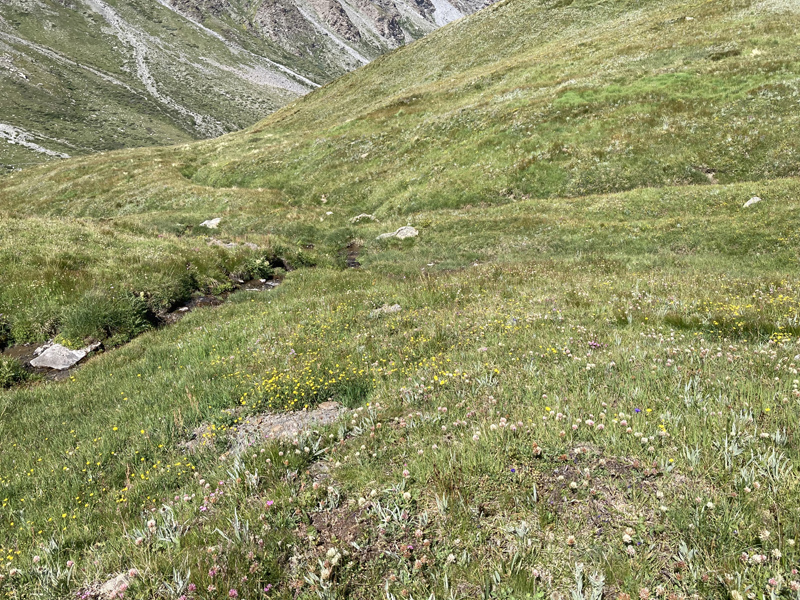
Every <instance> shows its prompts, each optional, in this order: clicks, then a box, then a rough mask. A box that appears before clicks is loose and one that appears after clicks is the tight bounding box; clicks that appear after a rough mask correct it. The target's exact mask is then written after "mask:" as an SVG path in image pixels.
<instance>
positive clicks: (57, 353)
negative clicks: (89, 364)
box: [31, 344, 86, 371]
mask: <svg viewBox="0 0 800 600" xmlns="http://www.w3.org/2000/svg"><path fill="white" fill-rule="evenodd" d="M85 357H86V352H84V351H83V350H70V349H69V348H67V347H66V346H62V345H61V344H53V345H52V346H50V347H49V348H48V349H47V350H45V351H44V352H42V353H41V354H40V355H39V356H37V357H36V358H34V359H33V360H32V361H31V366H32V367H37V368H40V369H55V370H57V371H63V370H64V369H69V368H70V367H74V366H75V365H76V364H78V363H79V362H80V361H82V360H83V359H84V358H85Z"/></svg>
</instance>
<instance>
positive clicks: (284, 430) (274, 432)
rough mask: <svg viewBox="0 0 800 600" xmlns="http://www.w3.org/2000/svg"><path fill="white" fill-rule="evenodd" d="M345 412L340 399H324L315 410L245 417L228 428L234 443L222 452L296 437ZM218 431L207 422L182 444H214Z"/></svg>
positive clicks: (191, 446) (193, 447)
mask: <svg viewBox="0 0 800 600" xmlns="http://www.w3.org/2000/svg"><path fill="white" fill-rule="evenodd" d="M345 412H347V409H346V408H345V407H343V406H342V405H341V404H339V403H338V402H323V403H322V404H320V405H319V406H317V407H316V408H315V409H313V410H298V411H293V412H285V413H262V414H258V415H252V416H249V417H246V418H245V419H244V420H243V421H242V422H241V423H240V424H239V425H238V426H237V427H236V428H235V429H234V430H232V431H229V432H228V435H229V436H230V438H229V439H230V441H231V446H232V447H231V449H230V451H229V452H226V453H225V454H223V455H222V456H223V457H227V456H229V455H231V454H232V455H236V454H239V453H241V452H242V451H244V450H246V449H247V448H249V447H251V446H253V445H257V444H261V443H263V442H265V441H268V440H284V441H286V440H293V439H295V438H297V437H298V436H300V435H301V434H303V433H304V432H306V431H309V430H311V429H314V428H315V427H320V426H322V425H330V424H331V423H334V422H336V420H337V419H338V418H339V417H340V416H342V415H343V414H344V413H345ZM217 433H218V432H217V431H215V430H213V429H212V427H211V425H209V424H205V423H204V424H203V425H201V426H200V427H198V428H197V429H196V430H195V431H194V434H193V436H192V439H190V440H189V441H188V442H185V443H183V444H182V446H183V447H184V448H185V449H186V450H188V451H189V452H194V451H196V450H198V449H199V448H204V447H208V446H211V445H213V444H214V441H215V439H216V437H217ZM223 460H224V459H223Z"/></svg>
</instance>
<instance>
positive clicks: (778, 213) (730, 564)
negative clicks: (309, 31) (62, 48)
mask: <svg viewBox="0 0 800 600" xmlns="http://www.w3.org/2000/svg"><path fill="white" fill-rule="evenodd" d="M38 1H39V2H40V3H42V4H47V3H48V2H50V0H38ZM111 4H114V5H115V6H116V5H117V4H120V5H122V4H124V3H121V2H117V3H113V2H112V3H111ZM186 4H191V3H186ZM197 4H198V5H199V4H202V3H197ZM242 4H243V5H244V4H246V3H242ZM296 4H298V6H299V5H300V4H301V3H296ZM434 4H436V3H434ZM54 6H55V3H54ZM59 6H60V5H59ZM348 6H349V4H348ZM437 6H438V5H437ZM54 10H55V9H54ZM231 10H233V9H231ZM304 10H305V9H304ZM464 12H467V11H466V10H465V11H464ZM237 14H238V13H237ZM348 14H349V13H348ZM353 18H355V17H353ZM215 39H216V38H215ZM209 43H210V42H209ZM253 43H254V44H255V42H253ZM259 43H260V42H259ZM365 43H366V42H365ZM253 47H254V48H255V46H253ZM270 47H271V46H270ZM383 50H385V48H383V49H382V50H381V52H382V51H383ZM198 51H199V50H198ZM275 52H277V50H276V51H275ZM377 53H378V52H377V50H376V54H377ZM309 60H311V59H309ZM309 64H310V63H309ZM315 65H316V63H315ZM314 68H315V69H316V68H317V66H314ZM309 69H311V67H309ZM223 70H224V69H223ZM225 72H226V73H227V72H228V71H225ZM1 75H2V72H0V76H1ZM237 85H238V84H237ZM212 87H213V86H212ZM256 88H257V86H256V87H253V86H251V85H249V84H248V87H247V90H248V91H247V93H248V94H251V95H252V94H255V93H256V92H257V89H256ZM254 90H255V91H254ZM273 91H274V90H273ZM194 93H196V94H198V98H201V99H202V100H203V102H207V103H209V104H214V100H213V98H212V97H207V98H206V97H204V96H205V95H206V94H210V93H212V92H210V91H198V90H195V92H194ZM270 93H272V92H270ZM298 94H299V92H298ZM296 96H297V94H294V95H293V96H292V97H296ZM37 98H38V97H37ZM279 100H280V101H281V103H283V102H284V100H285V101H288V98H284V97H283V96H281V97H280V99H279ZM37 102H38V100H37ZM120 102H121V104H120V105H123V104H124V102H123V101H122V100H120ZM263 102H264V103H267V104H269V105H270V107H271V109H272V108H276V106H273V104H275V103H278V100H276V99H275V98H271V99H269V102H267V100H263ZM226 103H229V104H230V105H231V106H233V105H234V104H236V103H235V102H234V101H233V100H230V102H228V101H227V100H226ZM223 104H225V103H223ZM215 105H217V104H215ZM217 106H222V104H218V105H217ZM248 106H249V105H248ZM148 110H149V109H148ZM248 110H250V109H249V108H248ZM153 114H155V113H153ZM248 114H251V113H250V112H247V111H243V112H241V113H237V114H236V115H231V119H232V120H237V122H239V121H241V120H243V119H245V118H246V116H247V115H248ZM234 117H235V118H234ZM159 118H161V117H159ZM2 120H3V119H0V121H2ZM164 122H165V123H166V121H164ZM164 127H167V126H166V125H165V126H164ZM169 127H173V125H170V126H169ZM164 131H166V129H165V130H164ZM170 131H172V130H171V129H170ZM176 131H177V130H176ZM140 134H141V132H140V131H138V130H137V133H136V136H140ZM141 135H143V134H141ZM176 135H177V134H176ZM191 137H196V136H193V135H189V134H188V133H185V132H184V133H181V134H180V137H179V138H176V141H181V142H183V143H181V144H180V145H176V146H171V147H163V146H149V147H140V148H125V149H120V150H114V151H108V152H94V153H88V154H86V155H85V156H77V157H73V158H70V159H63V160H55V159H54V160H50V161H48V162H47V163H46V164H42V165H37V166H31V167H29V168H25V169H21V170H12V171H9V172H8V173H6V174H4V175H2V176H0V350H2V354H0V501H2V502H0V596H1V597H3V598H11V599H15V600H28V599H39V598H41V599H67V598H69V599H72V600H76V599H80V600H88V599H103V600H109V599H111V598H117V599H119V598H125V599H131V600H134V599H136V600H145V599H170V600H214V599H223V598H226V599H230V598H239V599H242V600H258V599H270V600H272V599H281V600H289V599H297V600H312V599H318V598H319V599H353V600H374V599H381V600H402V599H409V600H462V599H463V600H467V599H475V598H479V599H484V600H489V599H492V600H529V599H530V600H534V599H536V600H544V599H548V600H604V599H614V600H630V599H632V598H633V599H636V598H639V599H642V600H648V599H661V598H664V599H669V600H690V599H691V600H696V599H726V600H727V599H730V600H745V599H748V600H755V599H758V600H777V599H781V600H800V573H798V570H800V547H798V543H800V473H799V472H798V467H800V437H799V436H800V376H799V375H798V369H800V3H799V2H798V0H659V1H656V0H637V1H635V2H634V1H633V0H500V1H499V2H497V3H494V4H492V5H490V6H487V7H486V8H483V9H482V10H479V11H477V12H475V13H474V14H471V15H469V16H466V17H464V18H460V19H458V20H455V21H454V22H452V23H450V24H447V25H445V26H443V27H441V28H440V29H436V30H435V31H432V32H431V33H429V34H428V35H426V36H425V37H422V38H421V39H418V40H417V41H414V42H413V43H408V44H407V45H403V46H401V47H398V48H396V49H393V50H390V51H388V52H386V53H385V54H381V55H380V56H378V57H377V58H375V60H373V61H372V62H370V63H369V64H367V65H365V66H362V67H360V68H358V69H356V70H354V71H352V72H349V73H345V74H342V75H341V76H340V77H338V78H336V79H333V80H332V81H330V82H329V83H325V84H324V85H322V87H319V88H315V89H314V90H313V91H311V92H310V93H308V94H307V95H304V96H301V97H296V99H294V100H292V101H291V103H289V104H288V105H286V106H284V107H283V108H280V109H278V110H276V111H275V112H273V113H272V114H271V115H269V116H268V117H267V118H266V119H264V120H262V121H260V122H258V123H256V124H254V125H252V126H250V127H248V128H246V129H242V130H240V131H236V132H233V133H228V134H225V135H223V136H221V137H217V138H214V139H205V140H200V141H189V139H190V138H191ZM138 139H139V137H137V140H138ZM0 143H5V142H4V141H3V140H0ZM143 143H145V142H138V141H137V142H136V143H135V144H134V143H132V144H130V145H141V144H143ZM120 145H125V144H123V143H122V142H120ZM56 348H59V349H60V351H61V352H62V353H63V355H74V356H79V355H80V356H81V358H83V355H84V353H85V354H86V357H85V358H83V359H82V360H80V362H78V364H77V365H76V366H73V367H70V368H68V369H64V370H62V371H58V372H54V371H50V370H48V369H45V368H39V367H37V364H40V363H38V362H37V361H39V360H40V359H41V358H42V356H44V355H45V354H46V353H49V352H51V350H54V349H56ZM70 351H72V352H70ZM37 354H38V355H39V356H38V358H34V356H36V355H37Z"/></svg>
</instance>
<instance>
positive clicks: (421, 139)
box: [0, 0, 800, 216]
mask: <svg viewBox="0 0 800 600" xmlns="http://www.w3.org/2000/svg"><path fill="white" fill-rule="evenodd" d="M786 6H788V8H786ZM793 7H794V5H793V4H788V5H785V6H784V5H773V4H764V3H743V4H741V5H738V4H737V5H731V4H717V3H713V2H712V3H707V4H704V5H693V4H689V5H681V6H675V5H672V4H670V5H664V6H662V5H660V4H658V3H652V4H647V5H646V9H645V8H644V7H638V6H637V5H633V4H626V3H624V2H614V3H608V4H603V3H596V4H591V5H589V4H575V3H573V4H571V5H569V6H562V5H559V4H557V3H552V2H524V1H522V0H512V1H510V2H505V3H502V4H500V5H494V6H492V7H490V8H489V9H487V10H484V11H481V12H480V13H478V14H477V15H474V16H473V17H471V18H470V19H468V20H466V21H464V22H461V23H459V25H458V27H448V28H445V29H443V30H440V31H438V32H435V33H434V34H432V35H431V36H429V37H427V38H425V39H423V40H421V41H420V42H418V43H416V44H414V46H413V47H408V48H403V49H401V50H399V51H397V52H395V53H392V55H390V56H386V57H382V58H381V59H378V60H376V61H375V62H373V63H372V64H370V65H368V66H367V67H365V68H363V69H360V70H358V71H357V72H354V73H352V74H350V75H348V76H345V77H342V78H341V79H339V80H337V81H335V82H334V83H332V84H330V85H328V86H326V87H325V88H324V89H322V90H319V91H317V92H316V93H314V94H311V95H310V96H306V97H304V98H303V99H301V100H299V101H297V102H295V103H293V104H292V105H290V106H288V107H286V108H285V109H283V110H281V111H278V112H277V113H275V114H274V115H273V116H271V117H269V118H268V119H267V120H266V121H264V122H263V123H261V124H259V125H257V126H255V127H253V128H252V129H250V130H248V131H244V132H241V133H237V134H234V135H231V136H226V137H224V138H221V139H219V140H213V141H209V142H205V143H201V144H197V145H192V146H185V147H181V148H179V149H174V150H171V151H170V152H169V157H170V161H171V163H172V164H174V165H175V166H174V167H173V168H174V169H175V170H174V171H169V170H168V169H167V170H165V169H164V167H163V166H162V167H161V170H160V173H161V174H160V175H159V176H158V177H160V178H163V181H164V182H167V181H172V182H174V183H176V184H177V182H179V181H182V180H183V179H184V178H185V177H189V178H190V179H191V181H192V183H194V184H199V185H201V186H205V187H206V188H208V189H209V190H211V189H213V188H217V187H219V188H231V187H250V188H271V189H275V190H279V191H281V192H282V193H284V194H285V197H286V200H287V201H291V202H294V203H301V204H308V203H314V204H316V203H317V202H318V200H319V198H320V197H321V196H322V195H323V194H325V195H326V196H327V198H328V200H329V202H330V203H333V204H341V205H342V206H343V207H345V206H346V207H348V208H347V210H350V208H349V207H352V210H353V211H355V210H360V211H363V212H370V213H372V212H375V213H376V214H377V215H379V216H380V215H384V216H388V215H393V214H405V213H408V212H413V211H415V210H420V209H423V208H426V207H427V208H430V207H432V206H462V205H466V204H470V203H480V202H505V201H507V200H508V198H509V197H510V196H512V195H513V196H514V197H516V198H519V197H523V196H531V197H552V196H559V195H581V194H586V193H596V192H613V191H620V190H625V189H631V188H635V187H642V186H661V185H673V184H687V183H688V184H701V185H707V184H710V183H713V182H734V181H755V180H760V179H764V178H769V177H783V176H794V175H797V174H798V164H800V159H799V156H800V154H799V153H800V149H799V148H798V140H800V136H799V135H798V127H799V126H800V122H799V121H798V120H799V119H800V116H799V115H800V112H798V111H797V96H796V95H797V93H798V92H797V80H798V75H799V74H800V64H799V63H798V57H797V54H796V53H795V52H794V51H793V48H794V47H795V46H796V45H797V44H798V43H799V42H800V39H798V34H797V31H798V24H800V17H798V12H797V10H796V8H793ZM631 32H635V33H631ZM743 32H746V33H743ZM467 39H468V40H470V42H469V48H470V51H468V52H465V51H464V43H463V40H467ZM153 156H155V155H153V154H151V153H149V152H147V151H143V152H133V153H129V154H126V155H124V160H125V161H129V162H128V164H129V165H140V166H141V168H150V166H149V165H151V160H152V158H153ZM159 156H161V154H159ZM122 159H123V157H117V156H108V157H93V158H89V159H86V160H83V161H80V162H78V163H72V164H71V166H70V167H69V169H75V168H77V169H78V170H79V172H83V171H84V170H88V171H95V172H97V173H102V174H103V177H102V180H101V181H98V180H96V179H91V180H82V179H80V178H78V177H76V176H74V175H72V174H70V173H69V172H68V170H67V169H66V168H64V169H59V168H56V169H54V170H52V171H49V172H47V173H45V172H42V173H43V178H42V179H40V178H39V176H38V175H36V176H33V175H32V176H30V177H29V176H26V175H18V176H16V177H13V178H10V179H7V180H6V181H5V182H4V184H3V191H2V192H0V193H1V194H3V195H4V196H5V198H6V199H7V200H6V201H7V202H8V201H12V202H13V198H15V197H17V198H19V199H20V200H22V199H23V198H27V197H29V196H30V193H28V192H29V186H31V185H35V190H36V193H35V196H36V198H37V199H38V200H37V202H39V204H38V206H39V207H40V210H43V211H45V212H56V211H58V212H64V213H66V214H70V213H71V214H83V215H92V214H101V213H102V214H105V211H107V210H108V208H109V207H108V206H107V205H106V204H105V200H104V199H109V198H112V197H113V198H114V201H115V202H116V203H121V206H122V208H121V209H120V210H121V211H123V212H125V211H129V210H137V209H135V208H133V207H129V206H127V205H126V204H125V201H124V199H125V198H127V197H130V198H131V199H132V200H131V201H132V202H133V203H134V204H137V203H139V197H140V196H141V189H140V188H139V187H137V185H136V183H135V182H133V181H129V180H120V178H119V173H121V172H122V171H124V170H128V168H129V167H128V166H125V167H123V166H122V165H121V163H120V160H122ZM181 185H182V184H181ZM67 188H68V189H69V190H70V192H71V193H70V194H69V196H64V194H63V191H64V190H65V189H67ZM156 193H157V192H156ZM209 193H210V192H209ZM75 196H79V197H80V198H76V197H75ZM25 201H26V202H27V200H25ZM148 206H152V204H148ZM112 212H113V211H112Z"/></svg>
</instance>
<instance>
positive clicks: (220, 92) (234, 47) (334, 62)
mask: <svg viewBox="0 0 800 600" xmlns="http://www.w3.org/2000/svg"><path fill="white" fill-rule="evenodd" d="M456 4H457V5H458V6H457V7H456V6H454V5H452V4H450V2H448V0H437V2H436V5H435V6H434V4H433V3H431V2H430V0H419V1H418V2H411V3H408V4H407V3H406V2H404V0H389V1H388V2H384V1H381V2H371V1H364V2H357V3H350V2H347V1H346V0H325V1H322V2H317V1H314V2H310V3H308V2H304V1H302V0H301V1H296V2H293V1H291V0H282V1H281V2H270V1H264V0H232V1H228V0H169V1H167V0H126V1H125V2H117V1H114V0H111V1H109V2H106V1H105V0H36V1H27V0H25V1H20V0H9V1H7V2H3V3H2V5H0V168H2V169H4V170H5V169H14V168H20V167H25V166H28V165H31V164H35V163H41V162H48V161H50V162H52V161H54V160H57V159H60V158H64V157H68V156H76V155H82V154H89V153H92V152H98V151H104V150H113V149H118V148H127V147H134V146H153V145H161V144H175V143H179V142H184V141H188V140H192V139H199V138H207V137H214V136H218V135H220V134H222V133H225V132H228V131H233V130H237V129H241V128H242V127H246V126H249V125H252V124H253V123H254V122H256V121H257V120H259V119H262V118H263V117H264V116H266V115H267V114H269V113H271V112H273V111H274V110H276V109H277V108H279V107H281V106H284V105H285V104H287V103H288V102H289V101H291V100H293V99H295V98H297V97H298V96H301V95H303V94H305V93H307V92H308V91H310V90H312V89H314V88H316V87H319V85H320V84H323V83H326V82H328V81H331V80H332V79H334V78H336V77H338V76H340V75H342V74H344V73H346V72H348V71H351V70H353V69H355V68H357V67H359V66H361V65H363V64H366V63H367V62H369V61H370V60H372V59H374V58H376V57H377V56H380V55H381V54H383V53H384V52H387V51H389V50H391V49H392V48H396V47H398V46H400V45H403V44H405V43H408V42H412V41H414V40H415V39H418V38H419V37H421V36H423V35H425V34H427V33H429V32H431V31H433V30H434V29H436V28H437V27H438V26H440V25H442V24H445V23H448V22H450V21H453V20H455V19H457V18H460V17H462V16H463V15H464V14H469V13H472V12H474V11H475V10H477V9H479V8H481V7H482V6H483V5H484V2H483V0H458V2H456Z"/></svg>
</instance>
